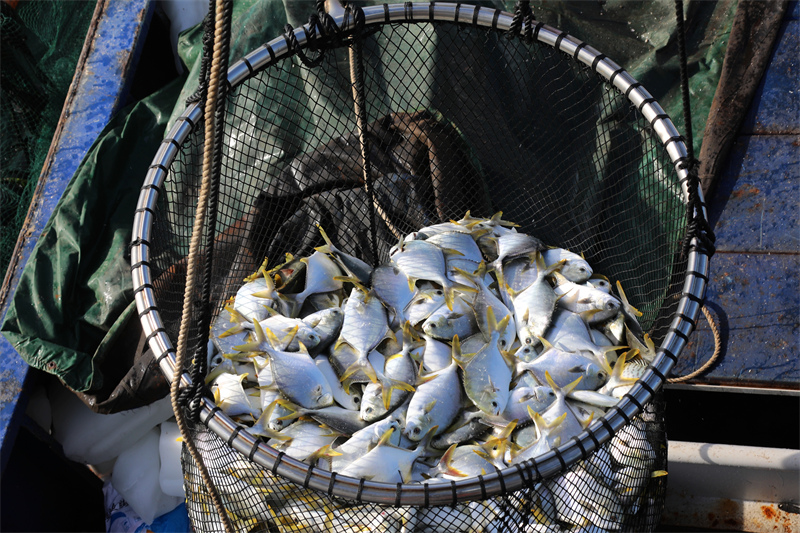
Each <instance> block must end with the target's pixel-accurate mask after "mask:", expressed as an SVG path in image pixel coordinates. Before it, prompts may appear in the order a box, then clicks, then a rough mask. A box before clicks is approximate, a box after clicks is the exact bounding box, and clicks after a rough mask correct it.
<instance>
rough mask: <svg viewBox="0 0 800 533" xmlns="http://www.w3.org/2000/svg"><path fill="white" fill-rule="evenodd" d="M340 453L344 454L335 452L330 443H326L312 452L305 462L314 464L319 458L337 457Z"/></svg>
mask: <svg viewBox="0 0 800 533" xmlns="http://www.w3.org/2000/svg"><path fill="white" fill-rule="evenodd" d="M340 455H344V454H343V453H341V452H337V451H336V450H334V449H333V448H332V444H326V445H325V446H323V447H322V448H320V449H319V450H317V451H315V452H313V453H312V454H311V455H309V456H308V457H307V458H306V462H307V463H309V464H311V465H315V464H317V462H318V461H319V460H320V459H332V458H334V457H338V456H340Z"/></svg>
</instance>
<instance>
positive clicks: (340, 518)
mask: <svg viewBox="0 0 800 533" xmlns="http://www.w3.org/2000/svg"><path fill="white" fill-rule="evenodd" d="M470 9H471V6H470ZM377 28H378V29H375V27H370V30H369V35H367V36H366V38H365V40H364V44H363V53H364V72H363V75H364V94H365V100H366V114H367V123H368V128H367V132H366V137H367V140H368V146H369V150H368V153H369V164H370V168H371V176H370V180H371V181H372V195H370V194H369V193H367V192H365V189H364V186H363V177H362V158H361V152H360V149H361V148H360V143H359V138H358V135H357V133H356V119H355V115H354V112H353V94H352V90H351V83H350V74H349V60H348V50H347V47H346V43H343V45H342V46H333V47H329V48H328V49H327V50H325V52H324V57H323V59H322V61H321V63H320V64H319V66H315V67H311V68H309V67H307V66H304V65H303V64H302V63H301V61H300V60H299V59H298V57H297V56H296V55H295V56H293V57H289V58H287V59H284V60H280V61H277V62H273V63H272V64H271V65H270V66H269V67H268V68H266V69H263V70H261V71H257V72H254V73H252V75H250V76H248V77H247V78H246V79H245V80H244V81H243V82H242V83H238V84H235V85H234V86H233V87H232V88H231V89H230V91H229V93H228V94H227V101H226V110H225V121H224V142H223V145H222V147H221V177H220V184H219V198H218V203H217V205H216V206H215V207H214V208H213V209H214V211H215V213H216V215H217V218H216V230H215V235H216V237H215V239H214V242H213V243H211V242H208V239H205V242H203V249H204V250H206V251H209V250H211V254H210V258H211V263H210V271H209V272H210V276H211V278H210V280H211V288H212V294H211V307H210V312H211V313H212V314H213V316H217V315H218V314H219V312H220V311H221V309H222V307H223V305H224V303H225V301H226V300H227V299H228V298H230V297H231V296H233V295H234V294H235V292H236V290H237V289H238V287H239V286H241V284H242V279H243V278H244V277H245V276H248V275H250V274H252V273H253V272H255V271H256V269H257V268H258V267H259V266H260V265H261V264H262V262H263V261H264V258H265V257H267V258H269V265H270V266H274V265H278V264H280V263H283V262H284V261H285V259H286V258H285V254H287V253H289V254H292V255H293V256H295V257H297V256H299V257H304V256H308V255H310V254H311V253H313V250H314V247H316V246H320V245H322V244H323V241H322V238H321V236H320V234H319V231H318V229H317V225H320V226H322V227H323V228H324V229H325V231H326V232H327V234H328V235H329V236H330V237H331V239H332V240H333V242H334V243H335V244H336V245H337V246H338V247H339V248H340V249H341V250H342V251H344V252H346V253H349V254H353V255H355V256H357V257H360V258H362V259H364V260H365V261H367V262H368V263H371V264H379V263H383V262H385V261H386V260H387V258H388V251H389V248H390V247H391V246H392V245H394V244H395V243H397V241H398V238H399V237H400V236H401V235H405V234H407V233H410V232H413V231H415V230H416V229H418V228H420V227H422V226H425V225H430V224H433V223H437V222H442V221H447V220H449V219H459V218H462V217H463V216H464V215H465V213H466V212H467V211H469V212H470V213H471V215H472V216H480V217H490V216H492V215H493V214H494V213H495V212H497V211H502V212H503V219H505V220H510V221H513V222H515V223H517V224H519V228H518V231H521V232H525V233H528V234H530V235H535V236H536V237H538V238H539V239H541V240H542V241H544V243H546V244H548V245H553V246H560V247H564V248H568V249H570V250H573V251H576V252H582V253H583V254H584V255H585V257H586V259H587V260H588V261H589V263H590V264H591V265H592V266H593V268H594V269H595V271H596V272H600V273H603V274H605V275H607V276H608V277H609V279H611V280H612V281H615V280H619V281H620V282H621V284H622V286H623V287H624V288H625V293H626V294H627V298H628V300H630V302H631V303H632V304H633V305H635V306H636V307H637V308H638V309H639V310H640V311H642V313H643V315H642V317H641V318H640V322H641V325H642V327H643V329H644V330H645V331H648V332H649V333H650V335H651V337H652V338H653V340H654V341H655V342H656V345H658V343H659V342H660V340H661V339H662V338H663V337H664V335H665V334H666V331H667V326H668V320H669V317H670V316H671V315H672V313H674V310H675V306H677V303H678V298H677V296H678V295H679V294H680V287H681V284H682V278H681V273H682V272H684V271H685V269H686V264H685V261H682V260H680V259H679V257H680V250H681V244H682V241H683V238H684V234H685V232H686V207H685V204H684V202H683V200H682V193H681V186H680V184H679V180H678V175H677V173H676V171H675V168H674V166H673V164H672V163H671V161H670V159H669V157H668V155H667V153H666V150H665V148H664V145H663V144H662V143H661V142H660V141H659V139H658V137H657V136H656V135H655V134H654V132H653V130H652V128H651V127H650V124H649V123H648V122H647V121H646V120H645V119H644V118H643V117H642V114H641V113H640V112H639V111H638V110H637V109H636V108H635V107H634V106H632V105H631V103H630V101H629V100H628V98H627V97H626V95H625V94H623V93H621V92H620V91H619V90H618V89H616V88H615V87H613V86H612V85H610V84H609V83H608V82H607V81H606V80H605V79H604V78H603V77H601V76H599V75H598V74H597V73H595V72H594V71H593V70H592V69H590V68H588V67H586V66H584V65H583V64H581V63H579V62H578V61H576V60H575V59H574V58H573V57H571V56H568V55H566V54H564V53H562V52H559V51H556V50H554V49H552V48H551V47H549V46H547V45H543V44H541V43H537V42H527V41H525V40H524V39H520V38H513V39H512V38H508V37H507V36H506V35H505V34H504V33H503V32H499V31H493V30H491V29H485V28H480V27H478V26H475V25H469V24H454V23H430V22H416V23H411V24H408V23H405V24H385V25H381V26H379V27H377ZM306 53H307V54H308V55H309V56H315V55H316V52H311V51H308V50H307V51H306ZM203 141H204V138H203V131H202V127H199V126H198V125H196V124H195V127H194V129H193V131H192V133H191V134H190V135H189V137H188V139H187V140H186V141H185V142H183V143H181V145H180V146H179V147H177V146H173V145H171V144H170V143H169V142H167V143H165V149H166V150H177V155H176V157H175V160H174V162H173V164H172V165H171V167H170V168H169V169H168V172H167V177H166V180H165V182H164V184H163V186H162V187H161V189H160V191H159V196H158V208H157V209H156V212H155V215H154V219H153V223H152V231H151V234H150V238H149V242H148V246H149V248H150V253H151V267H152V268H153V278H154V282H153V286H154V292H155V294H156V295H157V300H158V308H159V312H160V316H161V319H162V320H163V322H164V327H165V329H166V332H167V334H168V335H169V336H170V338H172V339H176V338H177V333H178V329H179V325H180V312H181V306H182V301H183V289H184V283H185V261H186V259H185V256H186V254H187V253H188V245H189V240H190V237H191V229H192V223H193V218H194V210H195V205H196V202H197V194H198V191H199V182H200V178H201V156H202V145H203ZM211 245H213V248H212V247H211ZM376 254H377V256H376ZM198 309H202V307H198ZM191 338H195V339H198V340H197V345H198V347H199V351H198V352H197V353H198V354H204V353H205V346H206V343H207V342H208V337H207V336H206V335H203V334H200V333H198V329H197V327H196V326H194V330H193V332H192V334H191ZM192 350H194V348H190V351H192ZM194 439H195V441H196V443H197V446H198V448H199V449H200V452H201V455H202V456H203V458H204V461H205V463H206V464H207V466H208V468H209V470H210V471H211V474H212V476H213V478H214V481H215V483H216V485H217V488H218V490H219V492H220V493H221V494H222V497H223V500H224V501H225V503H226V506H227V509H228V512H229V516H230V517H231V518H232V520H233V522H234V524H235V525H236V528H237V529H238V530H240V531H251V530H260V531H280V532H284V531H409V532H411V531H465V532H466V531H475V532H478V531H487V532H488V531H531V532H534V531H561V530H572V531H606V530H608V531H617V530H625V531H644V530H650V529H652V528H653V527H655V525H656V524H657V522H658V520H659V518H660V514H661V510H662V506H663V495H664V489H665V485H666V481H665V480H666V478H665V477H664V476H663V472H662V471H663V469H664V468H665V465H666V439H665V435H664V425H663V406H661V404H660V403H658V402H654V403H651V404H648V405H647V406H645V411H644V412H643V413H642V414H641V415H639V416H638V417H637V418H636V419H634V420H633V421H632V422H631V423H629V424H627V425H625V426H624V427H623V429H621V430H620V431H619V432H618V434H617V435H616V436H615V437H614V438H613V440H611V441H610V442H609V443H606V444H605V445H603V446H602V447H601V448H600V449H599V450H598V451H596V452H594V453H593V454H592V455H591V456H590V457H589V458H587V459H585V460H583V461H580V462H578V463H577V464H574V465H572V466H568V468H567V469H566V470H565V471H564V472H563V473H561V474H559V475H557V476H555V477H551V478H549V479H545V480H541V479H539V476H537V475H536V473H535V472H534V471H533V470H532V469H531V470H530V471H529V472H528V476H529V477H528V479H530V480H531V481H530V483H529V484H528V485H527V486H526V487H525V488H523V489H520V490H517V491H515V492H509V493H506V494H504V495H502V496H500V497H495V498H491V499H484V500H481V501H471V502H470V501H465V502H459V503H458V504H457V505H455V506H454V507H425V506H420V507H391V506H386V507H382V506H378V505H374V504H362V505H354V503H355V502H352V501H343V500H340V499H337V498H334V497H330V496H328V495H326V494H321V493H316V492H312V491H309V490H305V489H302V487H299V486H297V485H295V484H293V483H291V482H289V481H285V480H283V479H281V478H279V477H277V476H275V475H273V474H272V473H270V472H269V471H267V470H264V469H262V468H261V467H260V466H258V465H257V464H256V463H253V462H251V461H249V460H248V459H247V458H246V457H244V456H243V455H241V454H239V453H237V452H235V451H233V450H232V449H231V448H230V447H229V446H228V445H227V444H226V443H225V442H223V441H222V440H221V439H220V438H218V437H217V436H216V435H214V434H213V433H211V432H209V431H208V430H207V429H206V428H205V426H203V425H198V426H196V429H195V432H194ZM184 468H185V472H186V492H187V508H188V509H189V513H190V516H191V518H192V521H193V523H194V525H195V527H196V528H197V529H198V530H203V531H212V530H219V529H221V525H220V524H219V523H218V518H217V517H216V515H215V511H214V509H213V506H212V505H211V503H210V500H209V499H208V497H207V496H206V493H205V489H204V488H203V487H202V486H201V485H202V484H201V483H200V482H199V481H198V476H197V474H196V468H195V466H194V465H193V464H192V461H191V460H190V459H189V458H188V456H186V457H185V459H184ZM387 490H391V491H392V492H393V489H392V488H390V489H387Z"/></svg>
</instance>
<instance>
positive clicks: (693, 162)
mask: <svg viewBox="0 0 800 533" xmlns="http://www.w3.org/2000/svg"><path fill="white" fill-rule="evenodd" d="M675 22H676V26H677V34H678V55H679V56H680V71H681V100H682V101H683V123H684V130H685V132H686V152H687V153H688V154H689V157H688V162H685V161H682V162H681V163H680V164H679V165H678V168H679V169H681V170H687V171H688V173H689V178H688V182H687V184H686V185H687V188H688V190H689V200H688V202H687V203H686V218H687V220H688V221H689V222H688V224H687V228H686V235H685V236H684V239H683V246H682V248H681V257H682V258H686V256H687V255H688V253H689V248H690V247H691V242H692V239H693V238H694V239H697V242H698V246H697V251H699V252H700V253H703V254H705V255H707V256H709V257H711V256H712V255H714V252H715V251H716V248H715V246H714V242H715V241H716V236H715V235H714V230H713V229H712V228H711V225H710V224H709V222H708V220H707V219H706V217H705V216H704V215H703V207H704V205H703V203H702V202H701V201H700V194H699V192H698V191H699V189H700V174H699V172H698V171H699V168H700V162H699V161H698V160H697V159H695V157H694V138H693V136H692V107H691V101H690V100H689V68H688V66H687V54H686V28H685V25H684V20H683V0H675Z"/></svg>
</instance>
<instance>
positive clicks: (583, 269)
mask: <svg viewBox="0 0 800 533" xmlns="http://www.w3.org/2000/svg"><path fill="white" fill-rule="evenodd" d="M578 271H580V272H586V267H578Z"/></svg>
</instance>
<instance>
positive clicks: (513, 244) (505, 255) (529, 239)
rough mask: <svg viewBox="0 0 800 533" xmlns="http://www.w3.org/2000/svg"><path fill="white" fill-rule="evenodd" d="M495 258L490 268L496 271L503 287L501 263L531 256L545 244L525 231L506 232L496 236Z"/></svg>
mask: <svg viewBox="0 0 800 533" xmlns="http://www.w3.org/2000/svg"><path fill="white" fill-rule="evenodd" d="M495 243H496V244H497V259H495V260H494V261H493V262H492V270H494V271H495V272H496V273H497V282H498V284H499V285H500V286H501V287H503V286H505V285H506V283H505V281H504V279H503V263H504V262H505V261H509V260H511V259H516V258H518V257H521V256H531V255H532V254H534V253H537V252H539V251H540V250H544V249H545V245H544V244H543V243H542V241H540V240H539V239H537V238H536V237H533V236H531V235H528V234H526V233H515V232H514V233H507V234H505V235H502V236H500V237H498V238H497V239H496V241H495Z"/></svg>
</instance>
